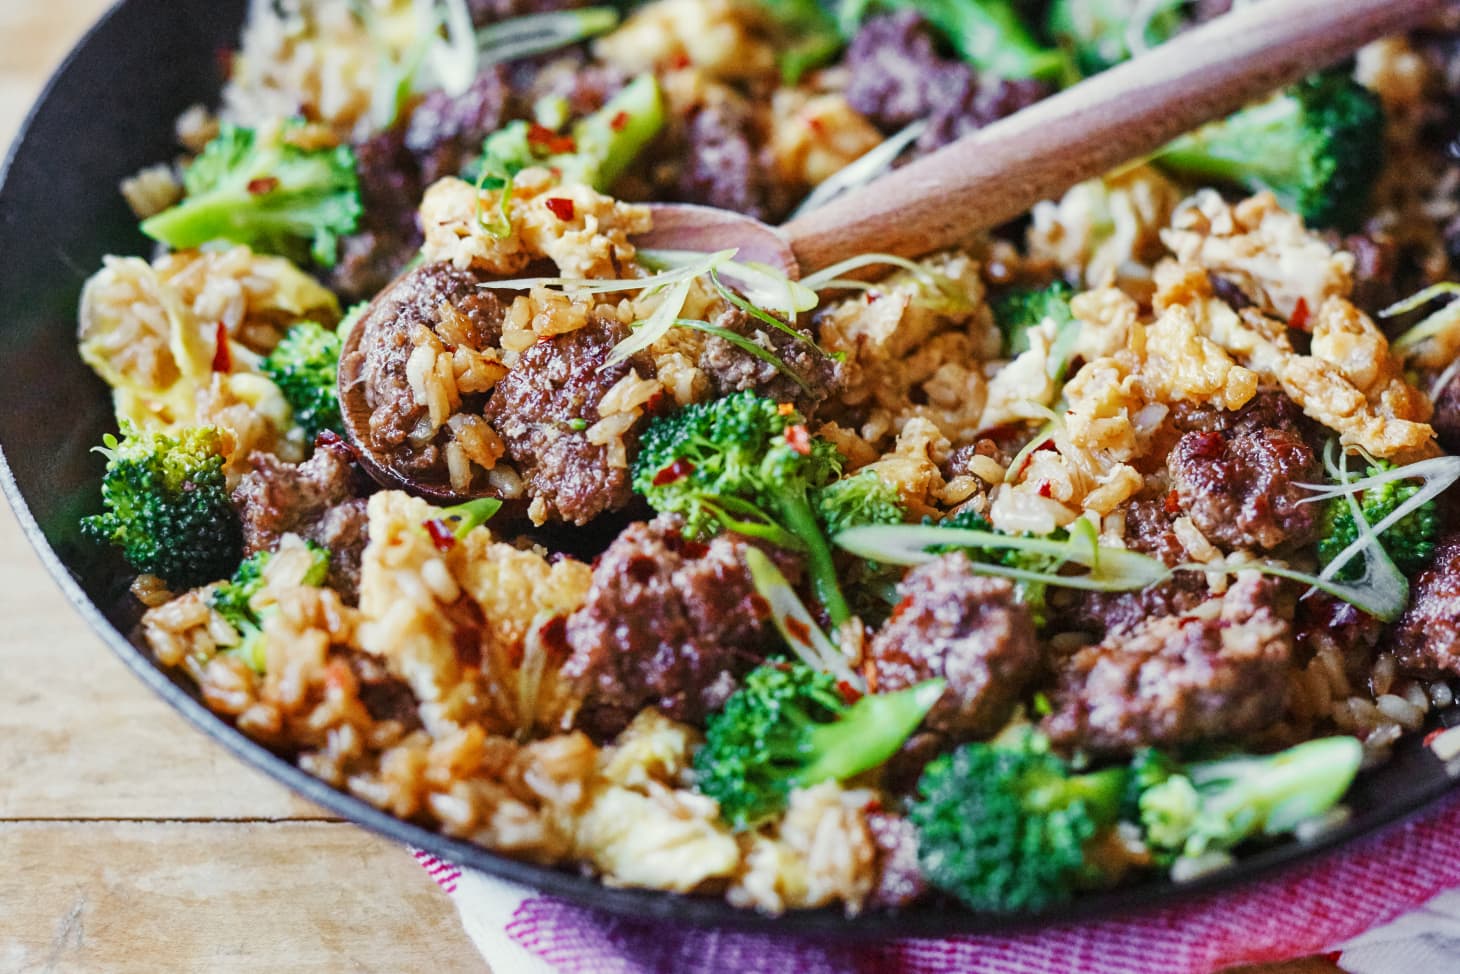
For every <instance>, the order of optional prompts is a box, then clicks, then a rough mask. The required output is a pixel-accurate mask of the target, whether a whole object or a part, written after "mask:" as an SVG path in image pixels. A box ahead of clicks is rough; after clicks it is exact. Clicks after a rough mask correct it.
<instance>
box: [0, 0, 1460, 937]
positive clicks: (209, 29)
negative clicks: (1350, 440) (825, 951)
mask: <svg viewBox="0 0 1460 974" xmlns="http://www.w3.org/2000/svg"><path fill="white" fill-rule="evenodd" d="M245 5H246V4H245V0H186V2H184V0H122V2H120V3H118V4H117V6H116V7H115V8H114V9H113V10H112V11H111V12H110V13H109V14H107V16H106V17H104V18H103V19H102V21H101V22H100V24H98V25H97V26H96V27H95V28H94V29H93V30H92V32H91V33H90V34H89V35H88V36H87V37H86V38H85V39H84V40H83V41H82V42H81V44H80V45H79V46H78V47H77V48H76V50H75V51H74V52H72V54H71V56H70V58H69V59H68V60H67V61H66V63H65V65H64V66H62V68H61V69H60V71H58V72H57V74H56V76H55V77H54V78H53V79H52V81H51V83H50V85H49V87H48V88H47V89H46V92H45V94H44V95H43V96H42V97H41V99H40V102H39V104H38V105H37V106H36V108H35V109H34V110H33V112H32V114H31V117H30V119H29V121H28V122H27V123H26V125H25V127H24V129H23V131H22V133H21V135H20V137H19V139H18V140H17V142H16V144H15V146H14V148H13V149H12V151H11V155H10V158H9V161H8V163H7V166H6V169H5V170H4V172H3V174H0V255H3V259H0V309H3V310H0V363H3V365H0V368H3V373H0V375H3V378H0V445H3V455H0V482H3V484H4V488H5V492H6V494H7V495H8V496H9V498H10V502H11V504H12V505H13V506H14V509H15V512H16V514H17V515H18V516H19V518H20V522H21V524H22V526H23V527H24V529H25V531H26V533H27V535H28V536H29V537H30V540H31V542H32V543H33V544H34V545H35V547H36V549H37V551H39V552H40V555H41V557H42V559H43V560H44V561H45V563H46V566H47V567H48V568H49V569H50V571H51V573H52V574H53V575H54V576H55V578H56V580H57V581H58V582H59V583H60V585H61V587H62V589H63V590H64V591H65V592H66V595H67V597H68V598H69V599H70V600H71V602H72V603H73V604H74V605H75V607H76V611H77V612H79V613H80V614H81V615H82V616H83V617H84V618H85V619H86V621H87V622H88V623H90V624H91V626H92V628H93V629H95V630H96V632H97V633H98V634H100V635H101V637H102V638H103V639H104V640H105V641H106V642H107V644H108V645H110V646H111V647H112V649H114V650H115V651H116V652H117V653H118V655H120V656H121V657H122V659H123V660H124V661H125V662H126V663H127V665H128V666H130V667H131V668H132V670H133V671H134V672H135V673H136V674H137V675H138V676H139V677H140V678H141V679H142V680H143V681H144V682H146V683H147V685H148V686H150V687H152V689H153V690H155V691H156V692H157V693H158V694H160V695H161V696H162V697H163V698H164V699H165V700H166V701H167V702H168V703H169V704H171V705H172V706H173V707H174V708H176V709H177V710H178V711H180V712H181V713H182V714H183V715H184V716H185V717H186V718H187V719H188V720H190V721H191V722H192V723H193V724H194V725H195V726H197V727H198V728H199V729H200V730H202V731H203V732H205V733H206V734H208V735H209V736H210V737H212V738H213V739H214V740H216V741H218V742H220V743H221V744H223V745H224V746H225V747H227V748H228V749H229V750H231V751H232V752H233V753H234V754H236V755H237V756H238V757H240V758H242V759H243V760H244V761H247V762H248V763H249V764H252V765H253V766H254V767H257V768H259V769H261V770H263V771H264V772H266V773H268V774H270V775H272V776H273V777H274V778H276V779H278V780H279V781H281V782H283V783H284V784H286V785H288V786H289V787H291V788H293V789H295V790H296V791H298V792H300V793H301V794H303V795H304V796H306V797H307V798H309V799H310V800H311V801H314V802H316V803H318V804H320V805H323V806H324V807H325V808H328V809H329V810H330V811H332V812H335V813H336V814H338V815H341V816H343V817H345V818H348V819H351V820H353V821H355V822H357V823H359V824H360V825H363V826H365V827H366V828H369V829H372V830H374V831H376V832H379V833H381V834H383V835H387V836H390V837H391V838H392V839H395V840H397V841H399V842H401V843H403V844H406V843H408V844H410V845H412V846H415V847H417V848H420V849H424V850H427V851H429V852H431V853H434V854H435V855H437V856H441V857H443V858H447V859H450V860H453V861H455V862H458V863H460V864H462V865H464V866H470V867H472V868H474V869H478V870H480V871H482V872H485V873H489V874H492V875H495V876H500V877H502V878H503V879H508V880H512V881H515V882H518V883H522V884H525V885H527V886H532V887H536V888H538V889H541V890H545V891H547V892H550V893H554V894H557V895H559V896H562V897H565V898H567V899H570V900H574V901H576V902H578V903H581V904H584V905H586V906H591V907H596V908H599V909H603V910H607V911H610V912H613V913H618V914H622V915H624V916H630V917H637V918H643V919H648V920H657V921H672V922H684V923H692V924H702V925H715V926H723V927H738V928H753V929H758V930H762V931H766V932H775V933H785V934H813V935H831V934H835V935H836V936H837V937H839V938H846V937H856V938H886V937H894V936H915V935H943V934H951V933H972V932H978V931H992V930H1007V929H1009V928H1010V927H1011V926H1015V925H1028V924H1031V923H1040V922H1049V921H1053V920H1062V919H1072V918H1079V917H1090V916H1093V915H1096V914H1103V913H1110V912H1113V911H1118V910H1128V909H1132V908H1137V907H1141V906H1145V905H1156V904H1165V903H1169V902H1170V901H1171V900H1172V899H1173V898H1174V897H1176V896H1181V895H1190V894H1191V893H1194V892H1198V891H1210V890H1214V889H1217V888H1220V887H1225V886H1230V885H1233V884H1236V883H1239V882H1242V881H1245V880H1249V879H1251V878H1253V877H1256V876H1259V875H1263V874H1266V873H1271V872H1274V871H1276V870H1278V869H1281V868H1283V867H1287V866H1289V865H1292V864H1294V863H1297V862H1300V861H1304V860H1308V859H1311V858H1313V857H1314V856H1316V855H1318V854H1320V853H1322V852H1325V851H1331V850H1335V849H1338V848H1339V847H1341V846H1344V845H1346V844H1348V843H1350V842H1352V841H1354V840H1356V839H1358V838H1360V837H1362V836H1366V835H1369V834H1371V833H1373V832H1376V831H1378V830H1380V829H1382V828H1384V827H1385V826H1388V825H1391V824H1393V823H1396V822H1398V821H1400V820H1401V819H1403V818H1405V817H1407V816H1409V815H1412V814H1413V813H1415V812H1418V811H1419V810H1421V809H1422V808H1424V807H1426V806H1427V805H1430V804H1432V803H1434V802H1435V801H1436V800H1438V799H1439V798H1440V797H1441V796H1443V795H1444V794H1445V793H1446V792H1447V791H1448V790H1449V789H1450V785H1451V781H1450V778H1449V777H1448V775H1447V774H1446V773H1445V770H1444V768H1443V767H1442V765H1441V764H1440V762H1439V761H1438V760H1437V759H1435V757H1434V756H1433V755H1432V754H1431V752H1430V751H1429V749H1428V748H1424V747H1422V746H1421V745H1420V744H1419V742H1418V741H1417V740H1414V739H1410V740H1407V741H1405V742H1404V744H1403V746H1401V747H1400V748H1399V749H1398V752H1397V753H1396V755H1395V757H1394V759H1393V760H1392V761H1391V762H1390V763H1389V764H1387V765H1385V766H1383V767H1381V768H1379V769H1377V770H1375V771H1373V772H1371V773H1369V774H1366V775H1364V776H1363V777H1362V778H1361V779H1360V780H1359V782H1358V783H1357V784H1356V785H1355V787H1354V789H1353V791H1352V792H1351V793H1350V795H1349V798H1348V805H1349V807H1350V809H1351V810H1352V813H1353V814H1352V816H1351V818H1350V819H1349V820H1348V821H1347V822H1346V823H1345V824H1344V825H1343V826H1342V827H1341V828H1337V829H1335V830H1333V831H1331V832H1328V833H1327V834H1325V835H1324V836H1322V837H1321V839H1319V840H1317V841H1315V842H1312V843H1310V844H1307V845H1301V844H1299V843H1296V842H1289V843H1285V844H1282V845H1277V846H1273V847H1271V848H1268V849H1265V850H1262V851H1258V852H1254V853H1251V854H1248V855H1245V856H1243V857H1242V858H1241V860H1240V861H1239V863H1238V864H1237V865H1236V866H1235V867H1234V868H1231V869H1228V870H1225V871H1223V872H1220V873H1216V874H1212V875H1210V876H1208V877H1206V878H1203V879H1201V880H1198V881H1196V882H1192V883H1188V884H1184V885H1181V886H1176V885H1174V884H1171V883H1169V882H1166V881H1153V882H1147V883H1143V884H1141V885H1138V886H1133V887H1130V888H1128V889H1124V890H1120V891H1116V892H1113V893H1107V894H1100V895H1093V896H1088V897H1085V898H1082V899H1080V900H1078V901H1077V902H1076V903H1074V904H1071V905H1069V906H1066V907H1063V908H1060V909H1058V910H1054V911H1051V912H1049V913H1046V914H1043V915H1040V916H1037V917H1020V918H1009V917H1001V916H989V915H980V914H976V913H969V912H966V911H962V910H955V909H948V908H941V907H936V906H934V907H923V908H919V909H915V910H911V911H908V912H905V913H902V914H897V915H894V914H872V915H869V916H862V917H859V918H857V919H856V920H855V921H849V920H847V919H846V918H844V917H843V916H842V915H841V914H840V913H839V912H834V911H830V910H824V911H816V912H805V913H796V914H791V915H789V916H784V917H781V918H778V919H769V918H766V917H762V916H759V915H757V914H754V913H750V912H746V911H741V910H735V909H732V908H731V907H729V906H727V905H725V904H724V903H723V902H721V901H719V900H715V899H696V898H691V897H684V896H676V895H672V894H667V893H657V892H645V891H637V890H622V889H610V888H607V887H604V886H602V885H600V884H599V883H597V882H596V881H594V880H591V879H587V878H584V877H581V876H577V875H574V874H571V873H568V872H560V871H556V870H552V869H547V868H543V867H539V866H533V865H528V864H526V863H521V862H517V861H515V860H512V859H507V858H504V857H502V856H498V855H495V854H493V853H491V852H488V851H487V850H486V849H483V848H481V847H479V846H476V845H472V844H470V843H466V842H460V841H456V840H453V839H448V838H446V837H444V836H441V835H438V834H437V833H435V832H431V831H429V830H427V829H423V828H420V827H418V826H415V825H412V824H409V823H407V822H403V821H401V820H400V819H397V818H394V817H393V816H390V815H387V814H385V813H384V812H381V811H378V810H376V809H375V808H373V807H371V806H370V805H367V804H366V803H364V802H362V801H360V800H358V799H355V798H352V797H350V796H349V795H347V794H345V793H343V792H339V791H336V790H334V789H333V788H331V787H329V786H328V785H326V784H325V783H324V782H322V781H320V780H318V779H316V778H314V777H311V776H310V775H308V774H306V773H305V772H303V771H301V770H299V769H298V768H297V767H295V766H294V764H293V763H291V762H290V761H289V760H288V759H287V758H286V757H283V756H281V755H279V754H276V753H274V752H272V751H270V750H269V749H267V748H265V747H263V746H261V745H259V744H257V743H255V742H253V741H251V740H250V739H249V738H247V737H245V736H244V735H243V734H241V733H239V732H238V731H237V730H235V729H234V728H233V726H232V725H231V724H229V723H228V722H227V721H225V720H224V719H222V718H220V717H218V716H215V715H214V714H213V713H212V712H210V711H209V710H208V709H207V708H206V707H205V706H204V705H203V704H202V703H201V702H200V701H199V700H198V698H197V693H196V691H195V689H194V688H192V687H190V686H188V685H186V684H185V683H183V682H182V681H180V680H178V679H176V678H174V677H173V676H172V675H171V674H170V673H168V672H166V671H164V670H163V669H161V668H160V667H159V666H158V665H157V664H156V663H155V662H154V661H153V660H152V658H151V657H150V656H149V655H148V654H147V653H146V651H144V650H143V649H142V648H139V647H138V646H137V645H134V644H133V643H132V642H131V641H129V639H128V638H127V636H126V635H125V634H126V633H128V632H130V631H132V629H133V627H134V625H135V623H136V620H137V617H138V614H139V613H138V607H137V606H136V604H135V602H134V601H133V600H132V599H131V597H130V596H129V595H128V594H127V589H126V585H127V581H128V576H127V575H126V573H125V570H124V567H125V566H123V565H122V564H121V563H120V562H119V561H117V560H116V559H115V558H114V557H113V556H111V555H110V554H109V553H107V552H103V551H100V550H98V549H97V547H96V546H94V545H92V544H90V543H88V542H86V541H85V540H84V539H82V538H81V537H80V536H79V533H78V531H77V527H76V522H77V518H78V517H80V516H82V515H84V514H88V513H93V512H94V511H95V510H96V509H97V507H98V505H99V500H98V494H97V485H98V482H99V480H100V478H101V473H102V466H103V464H102V461H101V459H100V458H99V457H98V456H97V455H96V454H94V453H92V452H90V451H91V448H92V447H93V446H94V445H96V444H97V443H99V442H100V441H101V437H102V434H103V433H105V432H108V431H109V430H111V429H112V425H113V421H112V416H111V409H110V403H109V398H108V396H107V392H106V389H105V387H104V386H103V385H102V383H101V382H100V380H98V379H97V378H96V377H95V376H94V375H93V374H92V373H91V371H90V370H89V369H88V368H87V367H86V366H85V365H84V364H82V362H81V360H80V358H78V357H77V354H76V346H75V337H74V336H75V330H76V306H77V299H78V296H79V294H80V290H81V285H82V282H83V281H84V280H85V278H86V277H87V276H88V275H90V274H91V273H93V272H94V271H95V270H96V269H97V268H98V267H100V265H101V259H102V256H103V255H105V254H147V253H149V252H150V248H149V245H148V243H147V242H146V241H145V240H144V239H143V237H142V236H141V235H140V234H139V233H138V232H137V229H136V221H135V220H134V219H133V217H132V215H131V213H130V211H129V210H128V209H127V206H126V204H125V203H124V202H123V200H122V197H121V195H120V194H119V193H118V192H117V188H116V187H117V183H118V181H119V180H120V179H121V178H123V177H125V176H126V175H128V174H130V173H133V172H135V171H137V170H138V169H140V168H141V167H143V166H145V165H148V164H151V163H155V162H157V161H158V160H162V159H167V158H170V157H171V156H172V155H173V154H174V153H175V152H176V147H175V145H174V141H173V137H172V121H173V119H174V118H176V116H177V115H178V114H179V113H180V112H181V111H182V110H183V109H185V108H186V107H188V106H189V105H190V104H193V103H195V102H197V101H200V100H203V99H207V98H211V97H212V96H214V95H215V94H216V92H217V90H218V87H219V83H220V77H219V61H218V58H217V52H218V51H220V50H224V49H227V48H230V47H232V46H234V45H235V44H236V42H237V37H238V31H239V26H240V24H241V22H242V19H243V13H244V8H245ZM7 464H8V465H7ZM1441 719H1442V720H1444V721H1445V722H1447V723H1448V722H1457V723H1460V714H1453V713H1452V714H1446V715H1442V718H1441Z"/></svg>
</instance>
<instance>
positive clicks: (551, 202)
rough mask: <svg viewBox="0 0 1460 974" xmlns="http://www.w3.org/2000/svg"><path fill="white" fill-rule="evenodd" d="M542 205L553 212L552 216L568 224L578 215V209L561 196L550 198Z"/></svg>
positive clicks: (570, 201)
mask: <svg viewBox="0 0 1460 974" xmlns="http://www.w3.org/2000/svg"><path fill="white" fill-rule="evenodd" d="M542 205H543V206H546V207H547V208H548V209H550V210H552V211H553V216H555V217H557V218H558V219H559V220H562V221H563V222H564V223H568V222H569V221H571V220H572V219H573V217H575V216H577V215H578V209H577V207H575V206H574V205H573V201H572V200H570V199H566V198H564V197H562V196H550V197H548V198H547V199H545V200H543V201H542Z"/></svg>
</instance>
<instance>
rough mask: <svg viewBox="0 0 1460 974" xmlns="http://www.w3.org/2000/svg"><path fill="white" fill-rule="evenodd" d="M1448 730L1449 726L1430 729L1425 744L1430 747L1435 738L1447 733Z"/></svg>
mask: <svg viewBox="0 0 1460 974" xmlns="http://www.w3.org/2000/svg"><path fill="white" fill-rule="evenodd" d="M1446 730H1447V728H1444V727H1436V728H1435V729H1434V730H1432V731H1430V732H1429V733H1428V734H1426V735H1425V739H1424V746H1425V747H1429V746H1430V745H1431V744H1433V743H1434V742H1435V738H1437V737H1439V736H1440V735H1441V734H1443V733H1445V731H1446Z"/></svg>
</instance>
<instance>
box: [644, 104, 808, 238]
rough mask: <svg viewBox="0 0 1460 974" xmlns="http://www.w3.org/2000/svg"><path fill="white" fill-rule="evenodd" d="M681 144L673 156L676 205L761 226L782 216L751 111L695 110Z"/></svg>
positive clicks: (727, 107)
mask: <svg viewBox="0 0 1460 974" xmlns="http://www.w3.org/2000/svg"><path fill="white" fill-rule="evenodd" d="M682 139H683V142H682V144H679V145H675V146H673V148H672V149H671V150H670V152H669V154H670V155H671V156H672V157H674V158H676V159H677V161H678V163H679V165H678V167H677V173H678V175H677V177H676V179H675V182H674V184H673V185H672V186H671V187H669V194H670V196H671V197H672V198H673V199H675V200H678V201H681V202H684V203H702V204H704V205H705V206H714V207H718V208H720V209H722V210H734V211H735V212H737V213H744V214H746V215H747V216H753V217H755V218H756V219H757V220H771V219H775V218H777V217H779V216H781V215H782V213H781V209H782V207H781V206H779V205H777V204H776V203H775V202H773V200H772V187H771V185H770V182H771V172H770V170H769V168H768V167H766V166H764V165H762V163H761V160H760V155H759V151H758V149H757V145H758V144H759V143H758V139H757V137H756V133H755V130H754V118H753V117H752V113H751V109H750V106H749V105H747V104H745V103H743V102H740V101H738V100H732V99H719V100H716V101H713V102H710V103H707V104H705V105H702V106H700V107H698V108H696V109H694V112H693V114H692V115H691V116H690V117H689V118H688V119H686V120H685V122H684V129H683V133H682ZM671 141H675V142H677V141H679V140H678V139H672V140H671Z"/></svg>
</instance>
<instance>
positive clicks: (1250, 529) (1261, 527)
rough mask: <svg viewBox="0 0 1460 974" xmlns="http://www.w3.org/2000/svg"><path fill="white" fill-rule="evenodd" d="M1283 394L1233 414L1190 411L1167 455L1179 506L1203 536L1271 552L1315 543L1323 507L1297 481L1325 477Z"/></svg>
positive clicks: (1182, 418)
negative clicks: (1187, 429)
mask: <svg viewBox="0 0 1460 974" xmlns="http://www.w3.org/2000/svg"><path fill="white" fill-rule="evenodd" d="M1296 412H1297V408H1296V406H1294V405H1293V403H1292V401H1291V400H1289V399H1288V398H1287V397H1286V396H1283V395H1282V394H1281V393H1265V394H1261V395H1259V396H1257V397H1254V399H1253V401H1252V402H1251V403H1249V404H1248V405H1247V406H1246V407H1244V408H1243V409H1241V410H1238V411H1237V412H1235V413H1227V412H1222V411H1188V412H1186V413H1184V414H1182V415H1181V416H1179V417H1178V418H1177V420H1176V422H1177V425H1178V427H1180V426H1182V425H1187V426H1189V427H1191V429H1190V431H1189V432H1187V433H1185V435H1183V436H1182V437H1181V439H1180V440H1178V441H1177V443H1176V446H1175V448H1174V449H1172V451H1171V454H1170V455H1169V456H1168V457H1167V458H1166V468H1167V470H1168V472H1169V473H1170V477H1171V485H1172V488H1173V489H1174V490H1175V491H1176V495H1177V500H1178V502H1179V505H1180V508H1181V510H1182V511H1183V512H1184V513H1186V514H1187V515H1189V516H1190V517H1191V520H1192V522H1193V523H1194V524H1195V525H1196V526H1197V528H1198V529H1200V531H1201V532H1202V534H1203V535H1205V536H1206V537H1207V539H1208V540H1210V541H1212V542H1213V543H1216V544H1220V545H1224V546H1226V547H1228V548H1256V549H1260V550H1264V551H1271V550H1273V549H1275V548H1280V547H1284V546H1300V545H1303V544H1307V543H1309V542H1311V541H1312V540H1313V538H1314V535H1315V532H1316V531H1317V528H1318V519H1319V514H1320V506H1319V505H1317V504H1313V503H1304V501H1305V500H1307V499H1309V498H1311V497H1312V492H1311V491H1309V490H1305V489H1304V488H1303V487H1301V486H1299V485H1300V484H1304V483H1308V484H1311V483H1316V482H1318V481H1319V480H1321V479H1322V470H1321V468H1320V467H1319V464H1318V457H1317V456H1316V455H1315V453H1314V450H1313V447H1312V446H1311V445H1310V444H1309V443H1308V441H1307V439H1306V438H1305V437H1304V434H1303V429H1302V426H1301V425H1300V423H1299V421H1298V419H1297V418H1296V417H1295V414H1296Z"/></svg>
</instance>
